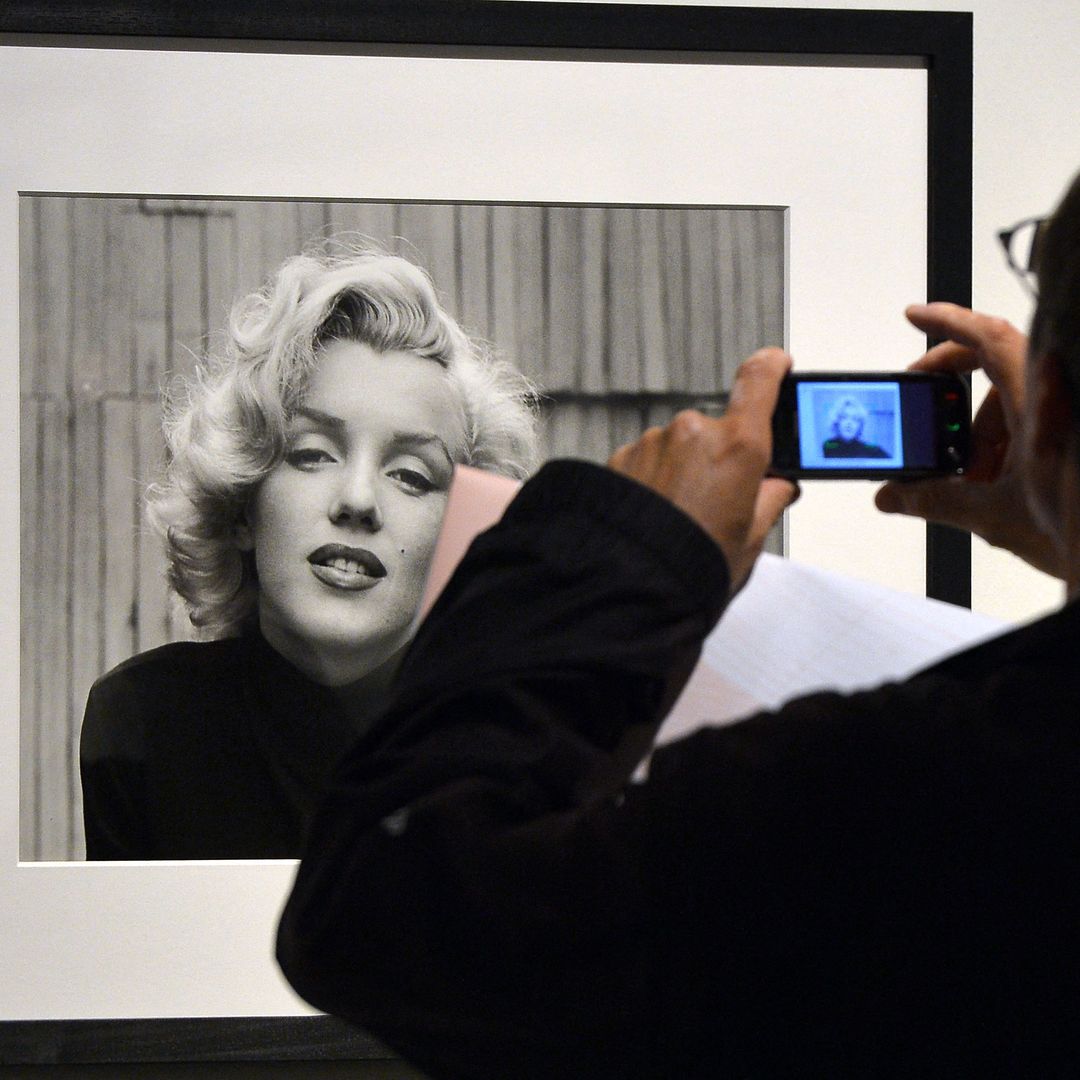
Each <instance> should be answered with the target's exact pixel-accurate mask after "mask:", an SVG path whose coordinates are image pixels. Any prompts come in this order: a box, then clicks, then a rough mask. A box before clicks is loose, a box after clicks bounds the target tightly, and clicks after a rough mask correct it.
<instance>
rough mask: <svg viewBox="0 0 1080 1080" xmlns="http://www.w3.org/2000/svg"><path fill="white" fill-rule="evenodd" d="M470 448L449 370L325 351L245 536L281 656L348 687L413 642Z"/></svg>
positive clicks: (241, 538)
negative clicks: (449, 500)
mask: <svg viewBox="0 0 1080 1080" xmlns="http://www.w3.org/2000/svg"><path fill="white" fill-rule="evenodd" d="M464 445H465V428H464V418H463V414H462V403H461V401H460V396H459V395H458V393H457V391H456V390H455V389H454V388H453V386H452V385H451V384H450V383H449V381H448V379H447V375H446V371H445V370H444V369H443V368H442V367H441V366H440V365H439V364H437V363H436V362H435V361H433V360H425V359H422V358H420V357H417V356H414V355H412V354H411V353H406V352H387V353H379V352H377V351H375V350H374V349H372V348H370V347H369V346H367V345H361V344H358V343H357V342H352V341H335V342H331V343H330V344H329V345H327V346H326V347H325V348H324V349H323V351H322V352H321V354H320V356H319V361H318V366H317V367H316V369H315V371H314V373H313V375H312V376H311V379H310V381H309V383H308V386H307V390H306V393H305V394H304V397H303V401H302V404H301V406H300V408H299V409H297V411H296V415H295V416H294V417H293V419H292V420H291V422H290V425H289V429H288V440H287V445H286V451H285V457H284V460H283V461H281V463H280V464H278V465H277V466H276V467H275V468H274V469H273V470H272V471H271V472H270V473H269V475H268V476H267V477H266V479H265V480H264V481H263V482H262V484H261V485H260V486H259V488H258V489H257V491H256V493H255V496H254V498H253V499H252V502H251V504H250V506H249V508H248V512H247V514H246V516H245V520H244V522H243V523H242V524H241V526H240V527H239V529H238V543H239V546H240V547H241V548H242V549H244V550H253V551H254V553H255V564H256V567H257V569H258V577H259V601H258V612H259V624H260V627H261V629H262V632H263V635H264V636H265V637H266V639H267V641H269V642H270V644H271V645H273V646H274V647H275V648H276V649H277V650H278V652H280V653H281V654H282V655H283V656H285V657H286V658H288V659H289V660H291V661H292V662H293V663H294V664H295V665H296V666H297V667H299V668H300V669H301V670H303V671H305V672H307V674H308V675H310V676H311V677H313V678H315V679H316V680H317V681H319V682H323V683H326V684H328V685H344V684H345V683H348V682H352V681H353V680H354V679H357V678H359V677H360V676H361V675H363V674H366V673H367V672H369V671H371V670H373V669H374V668H375V667H377V666H378V665H379V664H381V663H382V662H383V661H385V660H387V659H389V658H390V657H391V656H393V655H394V653H396V652H397V651H398V650H399V649H400V648H401V647H402V646H403V645H404V644H405V643H406V642H407V641H408V639H409V637H410V634H411V628H412V621H413V618H414V616H415V613H416V609H417V606H418V605H419V603H420V597H421V593H422V591H423V587H424V581H425V578H426V575H427V568H428V563H429V562H430V560H431V555H432V551H433V549H434V546H435V540H436V538H437V536H438V532H439V525H440V523H441V521H442V516H443V510H444V509H445V506H446V497H447V490H448V488H449V485H450V479H451V476H452V472H453V463H454V461H458V460H461V457H462V451H463V447H464Z"/></svg>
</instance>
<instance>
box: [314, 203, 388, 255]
mask: <svg viewBox="0 0 1080 1080" xmlns="http://www.w3.org/2000/svg"><path fill="white" fill-rule="evenodd" d="M327 222H328V223H327V229H328V230H329V233H330V235H331V236H334V237H342V238H343V239H345V240H349V241H352V242H368V241H374V242H375V243H376V244H377V245H378V246H379V247H383V248H386V249H387V250H388V251H389V250H392V249H393V247H394V235H395V232H396V229H397V217H396V213H395V208H394V205H393V203H386V202H334V203H330V204H328V209H327Z"/></svg>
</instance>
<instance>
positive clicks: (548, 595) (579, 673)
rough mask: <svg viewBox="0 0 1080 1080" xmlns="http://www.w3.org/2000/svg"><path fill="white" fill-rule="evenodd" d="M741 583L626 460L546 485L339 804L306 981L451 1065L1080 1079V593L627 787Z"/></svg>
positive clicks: (589, 1072)
mask: <svg viewBox="0 0 1080 1080" xmlns="http://www.w3.org/2000/svg"><path fill="white" fill-rule="evenodd" d="M726 581H727V579H726V571H725V567H724V562H723V559H722V557H721V556H720V555H719V552H718V549H717V548H716V547H715V546H714V545H713V544H712V542H711V541H710V540H709V539H708V538H707V537H706V536H705V534H704V533H702V532H700V531H699V530H698V529H697V527H696V526H694V525H693V524H692V523H691V522H690V521H689V519H687V518H685V517H684V516H683V515H682V514H681V513H680V512H679V511H677V510H675V509H673V508H672V507H670V506H669V505H668V504H666V503H664V502H662V501H661V500H659V499H658V498H656V497H655V496H653V495H652V494H651V493H649V492H647V491H646V490H645V489H644V488H641V487H639V486H638V485H635V484H633V483H632V482H630V481H627V480H624V479H622V478H620V477H617V476H615V475H614V474H611V473H608V472H606V471H604V470H601V469H598V468H595V467H591V466H587V465H582V464H576V463H568V462H559V463H555V464H552V465H549V466H547V467H546V468H545V469H544V470H543V471H542V472H541V474H540V475H539V476H538V477H537V478H536V479H534V480H533V481H532V482H530V483H529V484H528V485H526V487H525V488H524V489H523V491H522V493H521V495H520V496H519V497H518V499H517V500H516V501H515V502H514V503H513V504H512V506H511V507H510V509H509V511H508V512H507V514H506V516H505V517H504V519H503V521H502V523H501V524H500V525H499V526H497V527H496V528H495V529H494V530H492V531H491V532H489V533H488V534H486V535H484V536H483V537H481V538H480V539H479V540H478V541H477V542H476V543H475V544H474V545H473V547H472V549H471V551H470V552H469V554H468V556H467V558H466V560H465V563H464V564H463V566H462V567H461V568H460V570H459V572H458V573H457V575H456V576H455V577H454V579H453V580H452V582H451V583H450V585H449V587H448V589H447V591H446V592H445V593H444V595H443V597H442V598H441V599H440V602H439V604H438V605H437V607H436V608H435V610H434V611H433V612H432V614H431V616H430V617H429V618H428V620H427V621H426V623H425V624H424V625H423V626H422V627H421V630H420V633H419V635H418V637H417V639H416V641H415V643H414V646H413V648H412V650H411V652H410V654H409V656H408V658H407V660H406V663H405V666H404V668H403V670H402V672H401V677H400V682H399V685H398V688H397V694H396V699H395V701H394V704H393V706H392V708H391V709H390V710H389V712H388V713H387V715H386V717H385V719H384V721H383V722H382V723H380V724H379V725H377V727H376V729H375V730H374V731H373V732H372V733H371V735H370V736H369V737H368V738H367V739H365V740H364V741H363V742H362V744H361V745H360V746H359V747H357V748H356V749H355V750H354V751H353V752H352V753H351V754H350V755H349V757H348V758H347V759H346V760H345V762H344V763H343V766H342V768H341V769H340V770H339V771H338V773H337V775H336V779H335V782H334V784H333V787H332V790H331V793H330V795H329V797H328V799H327V800H326V802H325V803H324V804H323V806H322V807H321V809H320V810H319V811H318V813H317V816H316V819H315V821H314V824H313V827H312V831H311V835H310V838H309V843H308V846H307V848H306V852H305V854H304V856H303V860H302V863H301V867H300V871H299V875H298V878H297V881H296V885H295V888H294V891H293V894H292V896H291V898H290V900H289V903H288V906H287V908H286V911H285V914H284V917H283V920H282V924H281V928H280V932H279V940H278V956H279V960H280V962H281V964H282V967H283V969H284V971H285V973H286V975H287V977H288V978H289V980H290V981H291V982H292V983H293V985H294V986H295V987H296V988H297V989H298V991H299V992H300V993H301V994H302V995H303V996H304V997H305V998H307V999H308V1000H309V1001H311V1002H312V1003H314V1004H315V1005H317V1006H318V1007H320V1008H322V1009H324V1010H326V1011H329V1012H332V1013H336V1014H339V1015H341V1016H344V1017H347V1018H349V1019H351V1020H353V1021H355V1022H357V1023H359V1024H361V1025H363V1026H365V1027H367V1028H368V1029H370V1030H371V1031H373V1032H374V1033H375V1034H376V1035H378V1036H380V1037H381V1038H383V1039H384V1040H386V1041H387V1042H388V1043H389V1044H390V1045H392V1046H394V1047H396V1048H397V1049H398V1050H399V1051H400V1052H402V1053H403V1054H405V1055H406V1056H408V1057H410V1058H412V1059H413V1060H415V1061H416V1062H417V1064H419V1065H420V1067H421V1068H423V1069H425V1070H427V1071H428V1072H429V1073H430V1074H431V1075H432V1076H433V1077H491V1078H492V1080H528V1078H544V1080H553V1078H557V1077H581V1078H589V1080H598V1078H606V1077H620V1078H622V1077H641V1078H646V1077H647V1078H657V1077H673V1078H679V1080H689V1078H696V1077H701V1078H705V1077H708V1078H715V1077H726V1076H733V1077H743V1076H784V1077H793V1076H798V1077H805V1076H828V1077H836V1076H865V1077H875V1078H877V1077H913V1076H928V1075H932V1076H962V1077H968V1076H971V1077H975V1076H987V1075H999V1076H1019V1075H1025V1076H1034V1075H1038V1076H1074V1075H1080V963H1078V959H1077V958H1078V957H1080V664H1078V662H1077V655H1078V646H1080V610H1078V609H1077V607H1076V606H1075V605H1072V606H1069V607H1067V608H1065V609H1063V610H1062V611H1061V612H1059V613H1057V614H1055V615H1052V616H1050V617H1049V618H1047V619H1044V620H1042V621H1041V622H1038V623H1036V624H1034V625H1033V626H1031V627H1028V628H1026V629H1022V630H1019V631H1016V632H1014V633H1011V634H1008V635H1006V636H1004V637H1002V638H1000V639H998V640H995V641H992V642H990V643H988V644H985V645H982V646H980V647H978V648H976V649H974V650H972V651H970V652H968V653H966V654H963V655H960V656H958V657H955V658H953V659H950V660H948V661H946V662H945V663H943V664H941V665H939V666H937V667H935V668H932V669H930V670H929V671H927V672H925V673H923V674H920V675H917V676H916V677H914V678H912V679H910V680H908V681H907V682H904V683H901V684H895V685H888V686H883V687H881V688H880V689H877V690H874V691H871V692H865V693H859V694H854V695H851V696H840V695H836V694H817V695H814V696H812V697H808V698H805V699H802V700H799V701H796V702H794V703H792V704H789V705H788V706H786V707H785V708H783V709H781V710H780V711H779V712H778V713H776V714H772V715H768V714H766V715H761V716H758V717H755V718H752V719H749V720H747V721H745V722H743V723H740V724H736V725H733V726H729V727H723V728H712V729H705V730H702V731H700V732H699V733H697V734H694V735H692V736H690V737H688V738H687V739H685V740H682V741H680V742H676V743H673V744H672V745H670V746H667V747H665V748H662V749H660V750H659V751H657V752H656V753H655V755H654V756H653V758H652V762H651V765H650V769H649V775H648V779H647V780H646V781H645V782H644V783H631V782H629V781H628V777H629V776H630V774H631V771H632V769H633V767H634V764H635V763H636V762H637V761H638V759H639V757H640V755H641V753H642V751H643V750H644V749H645V747H646V746H647V745H648V743H649V740H650V738H651V736H652V734H653V732H654V731H655V729H656V727H657V724H658V722H659V721H660V719H661V718H662V716H663V713H664V708H665V706H666V704H667V703H668V702H670V701H671V699H672V697H673V696H674V694H675V693H676V691H677V690H678V688H679V686H680V685H681V682H682V679H683V678H684V676H685V674H686V672H687V671H688V670H689V669H690V666H691V664H692V663H693V661H694V658H695V656H696V654H697V650H698V648H699V645H700V642H701V640H702V638H703V637H704V635H705V634H706V633H707V631H708V630H709V628H710V627H711V625H712V623H713V620H714V618H715V616H716V615H717V613H718V610H719V607H720V601H719V599H718V598H719V597H722V596H723V595H724V594H725V591H726ZM782 626H783V623H782V617H781V615H780V613H778V618H777V632H778V633H782ZM466 631H467V632H466Z"/></svg>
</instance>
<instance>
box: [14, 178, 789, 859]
mask: <svg viewBox="0 0 1080 1080" xmlns="http://www.w3.org/2000/svg"><path fill="white" fill-rule="evenodd" d="M19 235H20V260H21V269H20V281H21V292H20V304H21V309H20V310H21V335H22V342H21V407H22V412H21V417H22V421H21V452H22V470H21V484H22V488H21V493H22V494H21V502H22V520H21V536H22V565H21V605H22V625H23V631H22V668H21V670H22V675H21V698H22V706H21V718H20V733H21V784H20V790H21V818H20V830H21V857H22V858H23V859H29V860H37V859H45V860H68V859H79V858H82V856H83V852H84V848H83V840H82V826H81V814H82V811H81V805H80V793H79V782H78V731H79V725H80V722H81V719H82V711H83V706H84V704H85V700H86V694H87V691H88V689H89V687H90V684H91V683H92V681H93V680H94V679H95V678H96V677H97V676H98V675H99V674H101V673H102V672H104V671H106V670H108V669H109V668H110V667H112V666H113V665H115V664H116V663H118V662H119V661H120V660H122V659H124V658H125V657H127V656H130V655H131V654H132V653H134V652H137V651H141V650H144V649H148V648H152V647H153V646H155V645H158V644H161V643H162V642H165V641H169V640H174V639H176V638H178V637H184V636H188V627H187V624H186V620H185V618H184V615H183V612H182V611H181V610H180V609H179V608H178V606H177V605H176V604H175V602H174V601H173V600H172V599H171V598H170V596H169V594H168V592H167V590H166V587H165V584H164V578H163V559H162V556H161V551H160V547H159V545H158V542H157V540H156V539H155V538H154V537H153V536H152V535H150V534H149V533H148V530H147V529H146V527H145V524H144V519H143V512H142V492H143V490H144V488H145V486H146V484H147V483H149V482H150V481H151V480H152V479H153V478H154V477H155V476H156V475H157V474H158V471H159V469H160V467H161V464H162V458H163V448H162V443H161V435H160V428H161V411H160V403H159V402H160V391H161V388H162V387H163V386H164V385H166V384H167V383H168V382H169V380H171V379H172V378H174V377H175V376H177V375H183V374H186V373H190V372H191V371H192V370H193V368H194V365H195V362H196V358H197V357H198V356H199V355H200V354H201V353H203V352H204V351H205V349H206V347H207V342H208V340H209V339H210V338H211V335H213V334H215V333H216V332H218V331H219V330H220V328H221V327H222V326H223V324H224V320H225V316H226V313H227V311H228V308H229V306H230V304H231V302H232V300H233V298H234V297H235V296H236V295H238V294H239V293H242V292H245V291H248V290H250V289H252V288H255V287H257V286H258V285H259V284H260V283H261V282H262V281H263V280H264V279H265V277H266V276H267V275H268V274H269V273H271V272H272V271H273V269H274V268H275V267H276V266H277V265H278V264H279V263H280V262H281V260H282V259H284V258H285V257H286V256H288V255H290V254H293V253H295V252H297V251H299V250H300V249H301V248H302V247H303V246H304V245H306V244H308V243H310V242H312V241H314V240H317V239H319V238H322V237H327V236H335V237H337V236H341V235H345V236H353V237H354V238H355V237H356V236H366V237H371V238H374V239H376V240H378V241H379V242H380V243H381V244H382V245H383V246H384V247H387V248H389V249H390V250H396V251H399V252H401V253H402V254H405V255H406V256H408V257H411V258H413V259H414V261H417V262H419V263H420V264H421V265H423V266H424V267H425V268H426V269H427V270H428V271H429V273H431V275H432V277H433V279H434V280H435V282H436V285H437V287H438V288H439V290H440V293H441V295H442V297H443V300H444V302H445V303H446V304H447V306H448V307H449V308H450V310H451V311H453V312H454V313H455V314H456V315H457V316H458V318H459V320H460V321H461V322H462V323H463V325H465V326H466V328H467V329H468V330H470V332H472V333H474V334H476V335H478V336H480V337H482V338H484V339H486V340H488V341H489V342H492V343H495V344H496V345H497V347H498V350H499V351H500V352H502V353H504V354H505V355H507V356H509V357H510V358H511V359H512V360H514V361H515V362H516V363H517V364H518V366H519V367H521V368H522V369H523V370H524V371H525V372H526V373H527V374H529V375H530V376H531V377H532V378H534V379H535V380H536V381H537V382H538V384H539V385H540V386H541V387H542V388H543V389H544V390H545V391H546V392H547V393H548V395H549V396H548V399H547V403H546V406H545V414H546V415H545V427H544V436H543V438H544V451H545V456H554V455H563V454H574V455H577V456H584V457H587V458H590V459H593V460H597V461H602V460H604V459H606V458H607V456H608V455H609V454H610V452H611V450H612V449H613V448H614V447H615V446H617V445H619V444H620V443H622V442H625V441H626V440H628V439H630V438H633V437H635V436H636V435H637V434H638V433H640V431H641V430H643V428H644V427H645V426H647V425H648V424H650V423H658V422H660V423H662V422H664V421H665V420H666V419H668V418H669V417H670V416H671V415H672V413H673V412H674V411H676V410H677V409H678V408H680V407H682V406H684V405H685V404H686V403H688V402H689V401H693V400H697V399H706V400H708V399H715V398H716V397H717V395H719V394H720V393H721V392H722V391H723V390H724V389H725V388H726V387H727V386H728V385H729V383H730V380H731V376H732V372H733V370H734V368H735V366H736V365H737V364H738V362H739V361H740V360H741V359H742V358H743V357H744V356H746V355H748V354H749V353H751V352H752V351H754V349H756V348H757V347H759V346H760V345H762V344H782V342H783V327H784V322H783V280H784V278H783V267H784V218H783V211H781V210H775V209H763V210H756V209H724V208H690V209H687V208H675V207H663V208H636V207H580V206H548V207H541V206H509V205H495V206H490V205H473V204H468V205H450V204H393V203H324V202H306V203H304V202H300V203H298V202H280V203H279V202H263V201H196V200H135V199H120V198H68V197H58V196H57V197H53V196H44V197H31V196H24V197H23V198H22V199H21V200H20V233H19Z"/></svg>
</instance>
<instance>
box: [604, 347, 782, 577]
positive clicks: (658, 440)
mask: <svg viewBox="0 0 1080 1080" xmlns="http://www.w3.org/2000/svg"><path fill="white" fill-rule="evenodd" d="M790 367H791V357H789V356H788V355H787V353H785V352H783V351H782V350H780V349H762V350H760V351H759V352H756V353H755V354H754V355H753V356H751V357H750V359H749V360H747V361H746V362H745V363H744V364H743V365H742V367H740V368H739V371H738V374H737V375H736V376H735V383H734V386H733V387H732V391H731V401H730V404H729V406H728V409H727V412H726V413H725V414H724V415H723V416H722V417H720V418H719V419H714V418H712V417H708V416H705V415H703V414H702V413H699V412H693V411H686V412H681V413H679V414H678V416H676V417H675V418H674V419H673V420H672V421H671V423H670V424H668V425H667V427H664V428H650V429H649V430H648V431H646V432H645V434H644V435H642V436H641V438H640V439H638V441H637V442H635V443H631V444H629V445H628V446H624V447H621V448H620V449H619V450H616V451H615V453H614V454H613V455H612V457H611V460H610V461H609V462H608V465H609V466H610V467H611V468H612V469H614V470H615V471H616V472H620V473H623V474H624V475H626V476H629V477H630V478H631V479H633V480H637V481H638V482H639V483H641V484H644V485H646V486H647V487H650V488H652V489H653V490H654V491H656V492H658V493H659V494H660V495H663V496H664V497H665V498H666V499H669V500H670V501H671V502H673V503H674V504H675V505H676V506H677V507H679V509H680V510H682V511H684V512H685V513H686V514H688V515H689V516H690V517H691V518H693V519H694V521H696V522H697V523H698V524H699V525H700V526H701V527H702V528H703V529H704V530H705V531H706V532H707V533H708V534H709V535H710V536H711V537H712V538H713V539H714V540H715V541H716V542H717V544H719V545H720V548H721V550H722V551H723V552H724V555H725V557H726V558H727V562H728V570H729V572H730V574H731V582H732V593H735V592H736V591H738V589H739V588H740V587H741V586H742V584H743V582H745V581H746V579H747V577H748V576H749V574H750V571H751V569H752V568H753V565H754V560H755V559H756V558H757V557H758V554H759V553H760V551H761V545H762V544H763V543H764V541H765V536H766V534H767V533H768V531H769V529H770V528H772V526H773V524H774V523H775V522H776V519H777V518H779V516H780V514H781V513H782V512H783V511H784V508H785V507H787V506H789V505H790V504H791V503H792V502H794V500H795V498H796V496H797V495H798V488H797V487H796V486H795V485H794V484H792V483H791V482H790V481H788V480H780V479H776V478H765V470H766V469H767V468H768V466H769V460H770V458H771V457H772V414H773V409H774V408H775V407H776V398H777V393H778V391H779V387H780V380H781V379H782V378H783V377H784V375H785V374H786V372H787V371H788V369H789V368H790Z"/></svg>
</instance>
